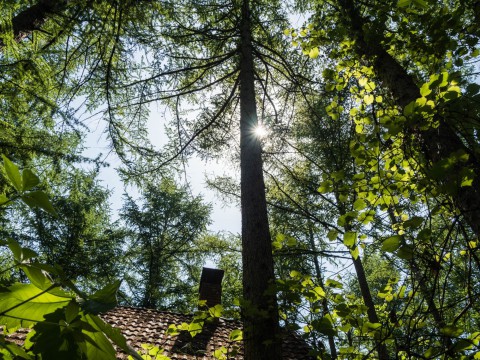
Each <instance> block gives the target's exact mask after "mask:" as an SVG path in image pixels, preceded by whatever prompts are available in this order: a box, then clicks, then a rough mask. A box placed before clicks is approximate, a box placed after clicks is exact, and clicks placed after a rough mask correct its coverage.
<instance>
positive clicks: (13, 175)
mask: <svg viewBox="0 0 480 360" xmlns="http://www.w3.org/2000/svg"><path fill="white" fill-rule="evenodd" d="M2 157H3V166H4V168H5V172H6V173H7V177H8V179H9V180H10V181H11V183H12V185H13V187H14V188H15V189H16V190H17V191H18V192H22V191H23V186H22V175H20V170H18V166H17V165H15V164H14V163H13V162H11V161H10V160H9V159H8V158H7V157H6V156H5V155H2Z"/></svg>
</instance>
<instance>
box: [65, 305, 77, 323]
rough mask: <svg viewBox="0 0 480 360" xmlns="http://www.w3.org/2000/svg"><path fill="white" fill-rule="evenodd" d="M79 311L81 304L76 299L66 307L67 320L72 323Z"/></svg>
mask: <svg viewBox="0 0 480 360" xmlns="http://www.w3.org/2000/svg"><path fill="white" fill-rule="evenodd" d="M79 312H80V306H79V305H78V303H77V302H76V301H70V302H69V303H68V305H67V307H66V308H65V321H66V322H67V323H68V324H71V323H72V322H73V321H74V320H75V319H76V317H77V316H78V313H79Z"/></svg>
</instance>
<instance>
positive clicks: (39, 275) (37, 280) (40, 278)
mask: <svg viewBox="0 0 480 360" xmlns="http://www.w3.org/2000/svg"><path fill="white" fill-rule="evenodd" d="M21 269H22V270H23V271H24V272H25V275H27V277H28V279H29V280H30V281H31V282H32V284H33V285H35V286H36V287H38V288H39V289H42V290H45V289H47V288H48V287H50V286H52V282H51V281H50V280H49V279H48V278H47V276H46V275H45V273H44V272H43V271H42V270H41V269H39V268H36V267H35V266H32V265H28V264H26V265H22V266H21Z"/></svg>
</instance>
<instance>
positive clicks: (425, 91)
mask: <svg viewBox="0 0 480 360" xmlns="http://www.w3.org/2000/svg"><path fill="white" fill-rule="evenodd" d="M431 92H432V90H431V89H430V85H429V84H428V83H425V84H423V85H422V87H421V88H420V95H422V96H428V95H430V93H431Z"/></svg>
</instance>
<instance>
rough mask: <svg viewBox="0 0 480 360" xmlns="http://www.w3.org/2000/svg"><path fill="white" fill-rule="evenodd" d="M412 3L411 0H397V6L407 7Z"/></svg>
mask: <svg viewBox="0 0 480 360" xmlns="http://www.w3.org/2000/svg"><path fill="white" fill-rule="evenodd" d="M411 3H412V0H398V3H397V6H398V7H407V6H409V5H410V4H411Z"/></svg>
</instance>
